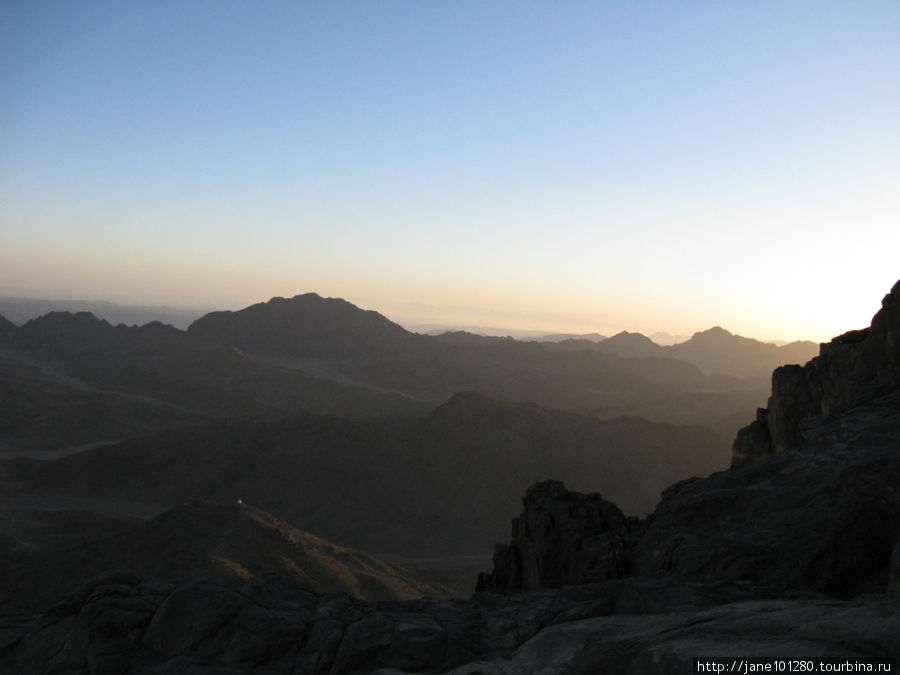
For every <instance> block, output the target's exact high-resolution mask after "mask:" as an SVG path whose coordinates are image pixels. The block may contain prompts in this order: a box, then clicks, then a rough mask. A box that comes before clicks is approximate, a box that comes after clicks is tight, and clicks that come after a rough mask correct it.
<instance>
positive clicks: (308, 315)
mask: <svg viewBox="0 0 900 675" xmlns="http://www.w3.org/2000/svg"><path fill="white" fill-rule="evenodd" d="M188 332H189V333H190V334H191V335H192V336H196V337H200V338H203V339H205V340H209V341H210V342H217V343H220V344H223V345H226V346H229V347H230V346H232V345H236V346H238V347H239V348H240V349H242V350H244V351H263V352H266V353H268V354H273V355H278V356H304V357H344V358H346V357H358V356H386V355H397V354H408V353H410V352H419V351H421V350H428V349H429V348H432V349H433V347H434V343H433V341H431V340H429V339H428V338H426V337H425V336H421V335H418V334H416V333H410V332H408V331H406V330H405V329H403V328H402V327H401V326H399V325H397V324H395V323H393V322H391V321H389V320H388V319H386V318H385V317H383V316H382V315H381V314H379V313H378V312H374V311H371V310H368V311H367V310H362V309H359V308H358V307H356V306H355V305H351V304H350V303H349V302H347V301H346V300H341V299H336V298H322V297H320V296H319V295H317V294H315V293H307V294H305V295H297V296H295V297H293V298H290V299H285V298H272V299H271V300H269V301H268V302H265V303H258V304H256V305H251V306H250V307H247V308H246V309H242V310H240V311H237V312H212V313H210V314H206V315H205V316H203V317H201V318H199V319H197V320H196V321H195V322H194V323H192V324H191V326H190V327H189V328H188Z"/></svg>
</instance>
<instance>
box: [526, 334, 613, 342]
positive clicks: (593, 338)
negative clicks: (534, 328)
mask: <svg viewBox="0 0 900 675" xmlns="http://www.w3.org/2000/svg"><path fill="white" fill-rule="evenodd" d="M532 339H533V340H536V341H538V342H562V341H563V340H587V341H588V342H603V341H604V340H606V339H607V338H606V336H605V335H600V333H550V334H549V335H541V336H540V337H535V338H532Z"/></svg>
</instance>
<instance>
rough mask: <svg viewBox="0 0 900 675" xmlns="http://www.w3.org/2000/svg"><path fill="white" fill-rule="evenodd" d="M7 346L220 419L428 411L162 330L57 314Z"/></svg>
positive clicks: (56, 368)
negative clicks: (308, 413) (310, 413)
mask: <svg viewBox="0 0 900 675" xmlns="http://www.w3.org/2000/svg"><path fill="white" fill-rule="evenodd" d="M0 346H3V347H5V348H6V349H7V350H8V351H9V352H11V353H13V354H14V355H15V356H16V357H17V358H19V359H20V360H22V359H24V360H26V361H31V362H34V363H37V364H39V365H40V366H41V368H42V370H43V371H44V372H45V373H50V374H52V375H54V376H58V377H61V378H68V381H69V382H71V381H72V380H73V379H74V380H77V386H80V387H86V388H102V389H104V390H113V391H115V392H118V393H127V394H132V395H138V396H141V397H149V398H151V399H153V401H154V402H156V403H159V402H163V403H166V404H169V405H173V406H178V407H180V408H182V409H184V410H186V411H188V412H191V413H194V414H199V415H202V416H206V417H211V418H214V419H278V418H279V417H283V416H285V415H290V414H292V413H294V412H297V411H298V410H305V411H308V412H312V413H315V414H333V415H340V416H343V417H349V418H351V419H389V418H409V417H411V416H413V415H415V414H418V413H419V412H420V411H421V410H422V409H423V408H424V406H422V405H419V404H415V403H413V402H412V401H409V400H407V399H404V398H403V397H401V396H399V395H396V394H389V393H382V392H376V391H372V390H371V389H366V388H362V387H352V386H347V385H344V384H340V383H336V382H331V381H327V380H324V379H321V378H316V377H311V376H309V375H306V374H303V373H299V372H296V371H291V370H285V369H283V368H279V367H278V366H277V365H271V364H264V363H260V362H258V361H253V360H251V359H249V358H247V357H246V356H245V355H244V354H243V353H242V352H241V351H240V350H237V349H234V348H233V347H226V346H222V345H217V344H213V343H209V342H207V341H203V340H196V339H193V338H191V336H190V335H188V334H187V333H185V332H183V331H179V330H177V329H175V328H173V327H172V326H167V325H163V324H160V323H149V324H146V325H144V326H140V327H136V326H130V327H129V326H123V325H119V326H111V325H110V324H109V323H107V322H106V321H102V320H100V319H97V318H96V317H94V316H93V315H91V314H88V313H86V312H81V313H78V314H68V313H65V312H53V313H50V314H47V315H45V316H43V317H40V318H38V319H34V320H32V321H29V322H28V323H26V324H25V325H24V326H22V327H21V328H19V329H17V330H16V331H14V332H12V333H8V334H2V335H0Z"/></svg>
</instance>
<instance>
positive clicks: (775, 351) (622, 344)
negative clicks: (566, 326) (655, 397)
mask: <svg viewBox="0 0 900 675" xmlns="http://www.w3.org/2000/svg"><path fill="white" fill-rule="evenodd" d="M559 345H560V346H565V347H566V348H568V349H575V348H578V349H595V350H597V351H601V352H604V353H608V354H616V355H618V356H627V357H637V358H640V357H651V356H655V357H665V358H672V359H678V360H680V361H684V362H686V363H690V364H692V365H694V366H696V367H697V368H699V369H700V370H701V371H703V372H704V373H706V374H708V375H712V374H717V373H718V374H723V375H731V376H734V377H740V378H751V379H752V378H759V377H761V376H763V375H768V373H770V372H771V371H772V369H774V368H777V367H778V366H780V365H782V364H784V363H805V362H806V361H807V360H809V359H810V358H812V357H813V356H814V355H815V353H816V350H817V348H818V347H817V345H816V344H815V343H814V342H809V341H799V342H791V343H788V344H785V345H783V346H776V345H774V344H771V343H768V342H760V341H759V340H754V339H752V338H746V337H742V336H740V335H734V334H733V333H730V332H729V331H727V330H725V329H724V328H722V327H720V326H716V327H714V328H710V329H709V330H706V331H701V332H699V333H694V335H693V336H691V338H690V339H689V340H686V341H684V342H680V343H677V344H671V345H668V346H661V345H659V344H657V343H656V342H654V341H653V340H651V339H650V338H648V337H645V336H644V335H641V334H640V333H629V332H627V331H623V332H621V333H618V334H616V335H614V336H612V337H611V338H608V339H606V340H603V341H602V342H599V343H597V344H591V343H588V342H587V341H581V340H565V341H562V342H560V343H559Z"/></svg>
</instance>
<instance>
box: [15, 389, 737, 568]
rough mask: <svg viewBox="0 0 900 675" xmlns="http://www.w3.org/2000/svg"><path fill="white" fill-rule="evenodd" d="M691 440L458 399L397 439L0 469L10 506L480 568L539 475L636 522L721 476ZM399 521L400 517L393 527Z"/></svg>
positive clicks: (134, 453)
mask: <svg viewBox="0 0 900 675" xmlns="http://www.w3.org/2000/svg"><path fill="white" fill-rule="evenodd" d="M727 461H728V452H727V443H724V442H722V441H719V440H718V439H717V438H716V437H715V436H714V435H713V434H712V433H710V432H709V431H707V430H705V429H703V428H702V427H675V426H672V425H668V424H660V423H649V422H646V421H644V420H641V419H638V418H622V419H618V420H612V421H602V420H598V419H595V418H592V417H586V416H580V415H575V414H571V413H565V412H560V411H554V410H548V409H544V408H541V407H539V406H536V405H534V404H511V403H502V402H499V401H494V400H491V399H489V398H486V397H484V396H482V395H479V394H475V393H465V394H459V395H456V396H454V397H452V398H451V399H450V400H449V401H447V403H445V404H444V405H442V406H440V407H439V408H437V409H436V410H434V411H432V412H430V413H427V414H425V415H424V416H422V417H420V418H419V419H417V420H415V421H413V422H410V423H406V424H403V425H384V424H381V425H377V424H372V423H362V422H352V421H349V420H340V419H335V418H321V417H312V416H309V415H296V416H294V417H291V418H288V419H284V420H281V421H278V422H274V423H246V422H242V423H232V424H217V425H213V426H209V427H204V428H193V429H186V430H174V431H169V432H165V433H163V434H161V435H157V436H153V437H146V438H139V439H135V440H131V441H127V442H124V443H120V444H116V445H108V446H104V447H100V448H96V449H94V450H88V451H85V452H82V453H79V454H76V455H71V456H67V457H63V458H61V459H59V460H56V461H53V462H37V461H29V460H13V461H8V462H5V463H2V464H0V480H2V481H4V482H5V483H6V484H10V485H18V486H19V487H18V488H17V489H16V490H15V491H14V492H13V493H12V494H29V495H48V496H50V495H65V496H69V497H90V498H102V499H110V500H127V501H137V502H149V503H154V504H159V505H161V506H170V505H174V504H178V503H181V502H184V501H187V500H191V499H207V500H211V501H216V502H230V501H234V500H235V499H239V498H240V499H244V500H246V501H248V502H251V503H254V504H258V505H259V506H260V507H261V508H264V509H265V510H267V511H269V512H271V513H274V514H275V515H276V516H278V517H279V518H283V519H285V520H287V521H288V522H291V523H293V524H295V525H296V526H298V527H300V528H302V529H304V530H306V531H309V532H315V533H316V534H317V535H320V536H323V537H325V538H327V539H330V540H332V541H336V542H338V543H340V544H343V545H349V546H353V547H355V548H360V549H363V550H368V551H376V552H382V553H383V552H392V553H402V554H407V555H418V554H422V555H426V554H428V555H431V554H433V555H462V554H479V553H481V552H483V551H485V550H489V549H490V546H491V545H492V544H493V542H494V541H496V539H497V538H498V537H499V536H502V533H503V531H504V529H505V525H504V523H505V520H506V519H505V518H504V517H502V516H501V515H500V514H503V513H508V512H509V510H510V509H511V508H514V507H515V504H516V501H517V498H518V495H519V494H521V491H522V489H523V486H527V485H529V484H531V483H532V482H534V480H535V479H536V478H539V477H543V476H546V475H552V476H556V477H559V478H561V479H565V480H567V481H569V482H570V483H571V484H574V485H582V486H585V487H588V486H591V485H601V486H603V489H604V490H606V491H607V492H608V493H609V494H610V495H612V496H615V497H616V498H617V499H620V500H621V503H622V504H623V507H624V508H626V509H627V510H629V511H631V512H635V513H643V512H646V511H648V510H649V509H650V508H652V506H653V504H654V503H655V502H656V499H657V497H658V494H659V492H660V490H661V489H662V488H663V487H665V486H666V485H667V484H669V483H671V482H672V480H675V479H680V478H684V477H687V476H691V475H704V474H707V473H709V472H710V471H713V470H716V469H719V468H722V467H724V466H725V465H727ZM398 514H403V516H402V517H398Z"/></svg>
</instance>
